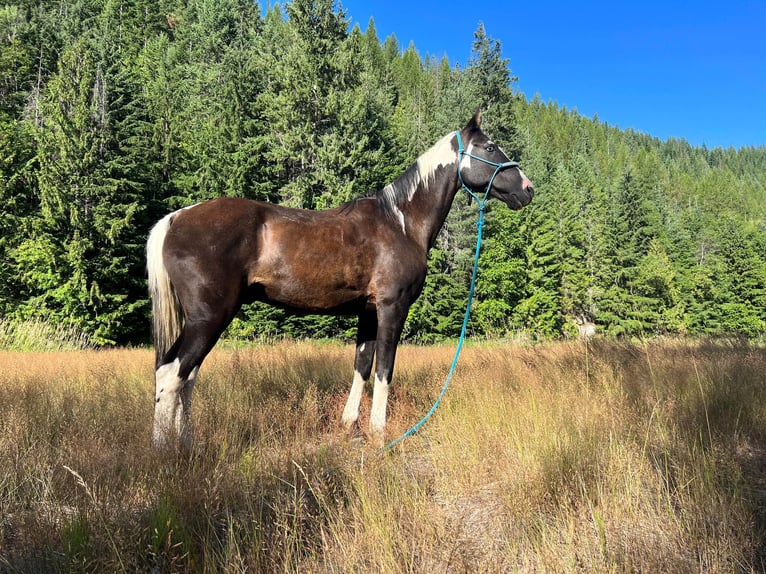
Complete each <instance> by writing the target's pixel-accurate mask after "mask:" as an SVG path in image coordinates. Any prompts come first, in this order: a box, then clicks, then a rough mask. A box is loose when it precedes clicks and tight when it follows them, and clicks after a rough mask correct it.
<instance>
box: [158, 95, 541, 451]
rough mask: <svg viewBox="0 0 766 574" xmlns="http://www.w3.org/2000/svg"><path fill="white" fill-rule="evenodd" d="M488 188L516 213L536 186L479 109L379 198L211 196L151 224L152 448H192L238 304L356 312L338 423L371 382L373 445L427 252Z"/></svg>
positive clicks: (347, 422) (353, 417)
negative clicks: (204, 368)
mask: <svg viewBox="0 0 766 574" xmlns="http://www.w3.org/2000/svg"><path fill="white" fill-rule="evenodd" d="M462 188H466V189H468V190H469V192H470V190H474V189H482V190H484V189H485V188H486V193H487V195H486V196H485V197H486V198H487V199H489V197H493V198H497V199H499V200H501V201H502V202H504V203H505V204H506V205H507V206H508V207H510V208H511V209H514V210H518V209H521V208H522V207H524V206H525V205H527V204H528V203H529V202H530V201H531V200H532V197H533V195H534V187H533V185H532V183H531V182H530V180H529V179H528V178H527V177H526V175H524V173H523V172H522V171H521V168H520V166H519V164H518V163H516V162H511V161H509V159H508V157H507V156H506V155H505V153H504V152H503V151H502V150H501V148H500V147H499V146H498V145H497V144H495V143H494V142H493V141H492V140H491V139H489V138H488V137H487V136H486V135H485V134H484V133H483V132H482V131H481V111H480V110H479V111H477V112H476V114H474V116H473V117H472V118H471V120H470V121H469V122H468V124H467V125H466V126H465V127H464V128H463V129H462V130H459V131H456V132H451V133H449V134H447V135H445V136H444V137H443V138H442V139H440V140H439V141H438V142H437V143H436V144H435V145H433V146H432V147H431V148H430V149H428V150H427V151H426V152H425V153H423V154H422V155H421V156H420V157H418V158H417V161H416V162H415V163H414V164H413V165H412V166H411V167H410V168H409V169H407V170H406V171H405V172H404V173H403V174H402V175H401V176H400V177H398V178H397V179H396V180H395V181H393V182H392V183H390V184H388V185H386V186H385V187H384V188H383V189H381V190H379V191H377V192H375V193H373V194H371V195H369V196H367V197H361V198H357V199H355V200H352V201H350V202H348V203H345V204H343V205H340V206H339V207H336V208H334V209H328V210H321V211H314V210H305V209H296V208H290V207H286V206H281V205H277V204H273V203H267V202H260V201H254V200H249V199H243V198H233V197H221V198H217V199H211V200H208V201H206V202H203V203H199V204H197V205H193V206H190V207H186V208H182V209H179V210H177V211H175V212H173V213H170V214H168V215H166V216H165V217H163V218H162V219H161V220H160V221H158V222H157V223H156V224H155V225H154V227H153V228H152V230H151V232H150V234H149V238H148V241H147V246H146V254H147V271H148V283H149V292H150V296H151V300H152V315H153V338H154V346H155V393H154V399H155V403H154V424H153V434H152V441H153V444H154V446H155V447H157V448H163V447H168V446H173V445H176V446H181V447H185V448H186V449H190V448H191V446H192V440H193V436H192V435H193V433H192V425H191V418H190V415H191V398H192V390H193V389H194V384H195V382H196V380H197V375H198V373H199V369H200V365H201V364H202V362H203V360H204V359H205V357H206V356H207V354H208V353H209V352H210V350H211V349H212V348H213V346H214V345H215V343H216V341H217V340H218V338H219V337H220V336H221V334H222V333H223V331H224V330H225V329H226V327H227V326H228V325H229V323H230V322H231V320H232V319H233V318H234V316H235V314H236V313H237V312H238V310H239V309H240V307H241V306H242V305H243V304H245V303H248V302H252V301H262V302H265V303H268V304H271V305H274V306H278V307H281V308H283V309H285V310H287V311H288V312H290V313H301V314H307V313H313V314H328V315H333V314H334V315H351V316H357V317H358V322H357V335H356V352H355V358H354V374H353V379H352V383H351V390H350V392H349V395H348V400H347V401H346V404H345V408H344V409H343V414H342V417H341V421H342V424H343V425H344V426H345V427H346V428H347V429H348V430H349V431H351V430H352V429H353V427H354V426H355V425H357V419H358V417H359V406H360V402H361V398H362V395H363V391H364V387H365V385H366V383H367V381H368V379H369V378H370V376H371V374H372V366H373V359H374V358H375V357H376V359H375V378H374V385H373V390H372V407H371V413H370V421H369V434H370V435H371V438H372V439H373V440H376V441H377V442H378V443H379V444H383V440H384V428H385V424H386V404H387V400H388V394H389V388H390V385H391V381H392V374H393V370H394V359H395V357H396V348H397V345H398V343H399V338H400V336H401V333H402V329H403V327H404V322H405V319H406V317H407V312H408V310H409V308H410V306H411V305H412V303H413V302H414V301H415V300H416V299H417V298H418V296H419V295H420V293H421V291H422V289H423V284H424V282H425V277H426V262H427V256H428V252H429V249H430V248H431V247H432V246H433V245H434V242H435V241H436V237H437V234H438V233H439V231H440V229H441V228H442V226H443V224H444V221H445V219H446V218H447V214H448V212H449V210H450V208H451V206H452V203H453V200H454V198H455V196H456V194H457V192H458V190H460V189H462Z"/></svg>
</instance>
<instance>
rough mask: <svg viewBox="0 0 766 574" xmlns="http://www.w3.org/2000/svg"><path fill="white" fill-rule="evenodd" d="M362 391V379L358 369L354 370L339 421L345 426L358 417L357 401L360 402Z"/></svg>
mask: <svg viewBox="0 0 766 574" xmlns="http://www.w3.org/2000/svg"><path fill="white" fill-rule="evenodd" d="M363 391H364V379H363V378H362V375H361V374H360V373H359V371H354V382H353V383H352V384H351V391H350V392H349V393H348V400H347V401H346V408H344V409H343V416H342V417H341V421H343V424H344V425H345V426H346V428H347V429H348V428H351V425H353V424H354V423H355V422H356V421H357V419H358V418H359V403H361V402H362V392H363Z"/></svg>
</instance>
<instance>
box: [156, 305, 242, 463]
mask: <svg viewBox="0 0 766 574" xmlns="http://www.w3.org/2000/svg"><path fill="white" fill-rule="evenodd" d="M230 316H233V313H231V314H226V315H223V316H220V317H216V318H215V319H210V320H207V321H203V322H196V323H186V325H184V329H183V332H182V334H181V337H180V338H179V339H178V341H177V342H176V344H175V345H174V346H173V348H172V349H171V351H170V352H169V353H168V355H167V356H166V357H165V360H164V361H165V362H164V363H163V364H162V365H160V366H159V367H158V368H157V370H156V372H155V395H154V400H155V402H154V429H153V443H154V446H155V447H157V448H167V447H170V446H171V445H173V444H175V443H176V441H178V442H179V443H180V445H181V446H182V447H183V448H184V449H186V450H187V451H189V450H191V447H192V443H193V427H192V418H191V405H192V392H193V391H194V385H195V383H196V381H197V374H198V373H199V368H200V365H202V361H203V360H204V359H205V357H206V356H207V354H208V353H209V352H210V349H212V348H213V346H214V345H215V343H216V341H217V340H218V337H220V335H221V333H222V332H223V330H224V329H225V328H226V326H227V325H228V324H229V322H230V321H231V318H230Z"/></svg>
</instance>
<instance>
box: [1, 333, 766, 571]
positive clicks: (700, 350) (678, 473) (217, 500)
mask: <svg viewBox="0 0 766 574" xmlns="http://www.w3.org/2000/svg"><path fill="white" fill-rule="evenodd" d="M453 351H454V349H453V348H452V347H448V346H447V347H407V346H404V347H401V348H400V354H399V357H398V360H397V371H396V374H395V379H394V384H395V390H394V391H393V393H392V397H391V400H390V403H389V404H390V411H389V412H390V419H389V421H390V422H389V432H390V435H391V436H392V437H393V436H396V435H397V433H401V432H403V431H404V430H406V429H407V428H408V427H409V426H410V425H411V424H413V423H414V422H416V421H417V420H418V419H419V418H420V417H421V416H422V414H423V413H425V412H426V410H427V409H428V408H429V407H430V405H431V403H432V401H433V399H434V398H435V397H436V395H437V394H438V391H439V389H440V387H441V384H442V382H443V378H444V375H445V374H446V371H447V368H448V367H449V363H450V361H451V358H452V353H453ZM352 356H353V351H352V349H351V348H350V347H347V346H341V345H333V344H311V343H284V344H278V345H273V346H262V347H254V348H244V349H237V350H227V349H224V350H218V351H215V352H214V353H213V354H212V355H211V357H210V358H209V359H208V361H207V362H206V363H205V365H204V366H203V369H202V372H201V374H200V379H199V383H198V385H197V387H196V390H195V405H194V408H195V415H194V420H195V425H196V430H197V437H198V440H197V442H196V444H195V447H194V450H193V452H192V454H191V456H189V457H187V458H184V459H172V460H169V459H167V458H166V457H165V458H163V457H162V456H161V455H159V454H157V453H155V452H153V451H152V449H151V448H150V446H149V438H150V435H151V410H152V393H153V383H152V375H153V370H152V352H151V351H149V350H114V351H79V352H76V351H69V352H61V351H55V352H41V353H32V352H2V353H0V517H2V518H1V520H2V522H0V572H62V571H63V572H158V573H160V572H211V573H212V572H318V573H335V572H349V573H350V572H384V573H388V572H390V573H395V572H396V573H398V572H429V573H430V572H487V573H495V572H556V573H558V572H648V573H653V572H726V573H729V572H763V571H764V570H766V396H764V395H766V350H764V349H763V348H761V347H758V346H752V345H749V344H747V343H739V342H737V343H732V342H717V343H714V342H688V341H665V342H648V343H645V344H626V343H614V342H606V341H598V340H596V341H592V342H590V343H589V344H587V345H586V344H585V343H583V342H574V343H556V344H549V345H538V346H524V345H517V344H500V343H494V344H487V345H474V346H469V347H468V348H467V349H465V350H464V352H463V355H462V357H461V360H460V364H459V367H458V370H457V373H456V375H455V378H454V379H453V383H452V386H451V388H450V389H449V391H448V393H447V395H446V397H445V399H444V402H443V403H442V405H441V407H440V408H439V410H438V411H437V412H436V414H435V416H434V417H433V418H432V419H431V420H430V421H429V422H428V423H427V424H426V425H425V426H424V427H423V429H422V430H421V431H420V432H419V433H418V434H416V435H415V436H414V437H411V438H408V439H407V440H405V441H404V442H403V443H401V444H400V445H399V446H397V447H396V448H395V449H394V450H393V451H391V452H389V453H387V454H386V455H383V456H375V455H374V449H373V448H372V447H370V446H364V445H362V446H359V445H358V444H356V443H354V442H352V441H351V440H349V439H348V437H346V436H345V434H344V433H343V432H341V430H340V425H339V423H338V421H339V419H340V413H341V410H342V408H343V404H344V401H345V398H346V392H347V390H348V386H349V384H350V380H351V373H352V364H351V362H352ZM368 409H369V401H367V402H366V403H364V404H363V413H364V414H363V416H364V415H366V414H367V413H368ZM362 424H363V427H364V426H366V421H362ZM330 469H332V470H331V472H329V474H328V473H327V471H328V470H330Z"/></svg>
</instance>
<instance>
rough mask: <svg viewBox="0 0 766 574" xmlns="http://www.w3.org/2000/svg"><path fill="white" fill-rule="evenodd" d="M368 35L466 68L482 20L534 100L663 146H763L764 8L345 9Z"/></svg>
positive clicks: (364, 4)
mask: <svg viewBox="0 0 766 574" xmlns="http://www.w3.org/2000/svg"><path fill="white" fill-rule="evenodd" d="M339 4H340V6H341V7H342V8H343V9H344V10H345V11H346V16H347V18H349V19H350V20H351V26H353V25H354V24H357V23H358V24H359V25H360V27H361V29H362V31H365V30H366V29H367V24H368V22H369V20H370V18H371V17H372V18H373V19H374V21H375V28H376V30H377V32H378V37H379V38H380V40H381V41H383V40H384V39H385V38H386V37H388V36H389V35H390V34H394V35H395V36H396V38H397V40H398V41H399V45H400V48H402V49H404V48H406V47H407V46H409V44H410V42H412V43H414V45H415V47H416V48H417V50H418V52H419V53H420V54H421V56H425V55H426V54H430V55H432V56H436V57H437V58H439V59H440V58H441V57H442V56H444V55H446V56H447V57H448V58H449V61H450V62H451V63H452V64H453V65H454V64H455V63H458V62H459V63H461V64H465V63H466V62H467V61H468V58H469V56H470V53H471V45H472V43H473V34H474V32H475V30H476V28H477V26H478V24H479V22H483V23H484V26H485V28H486V30H487V34H488V35H489V36H490V37H491V38H494V39H496V40H499V41H500V43H501V46H502V50H503V56H504V57H506V58H510V68H511V71H512V73H513V74H514V75H516V76H518V77H519V82H518V84H517V87H518V89H520V90H521V91H522V92H523V93H524V94H525V95H526V96H527V97H528V98H530V99H531V98H532V97H534V96H535V95H536V94H539V95H540V97H541V98H542V99H543V100H544V101H546V102H547V101H555V102H557V103H558V104H559V105H561V106H566V107H567V108H568V109H570V110H571V109H576V110H577V111H578V112H579V113H581V114H582V115H584V116H587V117H593V116H594V115H595V114H598V117H599V119H600V120H601V121H603V122H606V123H608V124H610V125H616V126H619V127H620V128H623V129H626V128H632V129H635V130H638V131H641V132H643V133H647V134H650V135H652V136H655V137H658V138H660V139H663V140H665V139H668V138H670V137H677V138H684V139H686V140H687V141H689V142H690V143H691V144H692V145H698V146H699V145H703V144H704V145H707V146H708V147H711V148H712V147H718V146H721V147H730V146H733V147H742V146H766V2H764V1H763V0H758V1H750V2H746V1H738V0H733V1H730V2H719V3H712V2H708V1H706V0H705V1H700V2H680V1H674V0H670V1H668V0H665V1H663V2H659V1H655V0H650V1H645V2H636V3H632V2H631V3H622V2H583V3H577V2H560V1H550V2H537V1H535V0H527V1H526V2H502V1H500V0H483V1H480V2H475V1H473V0H470V1H469V0H462V1H460V2H457V1H455V0H449V1H446V2H427V1H423V0H409V1H407V2H404V1H402V0H340V1H339Z"/></svg>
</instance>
